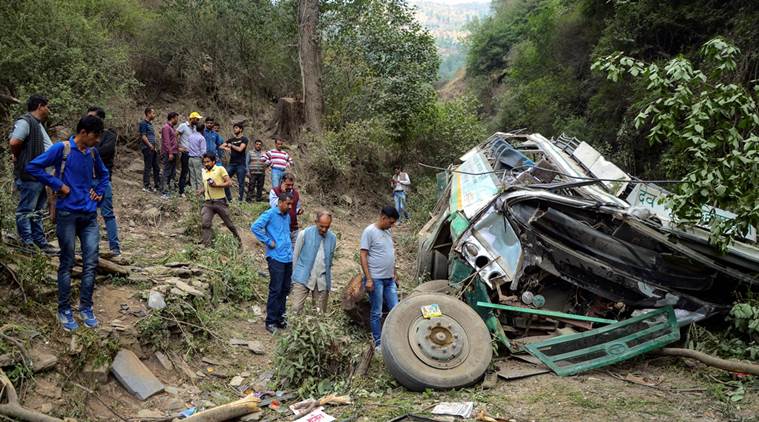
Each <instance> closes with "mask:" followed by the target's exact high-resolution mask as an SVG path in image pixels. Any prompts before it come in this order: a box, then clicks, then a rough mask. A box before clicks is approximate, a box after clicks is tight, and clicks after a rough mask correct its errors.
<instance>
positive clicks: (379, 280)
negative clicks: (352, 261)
mask: <svg viewBox="0 0 759 422" xmlns="http://www.w3.org/2000/svg"><path fill="white" fill-rule="evenodd" d="M396 221H398V210H396V209H395V208H393V207H391V206H389V205H388V206H386V207H384V208H382V210H381V211H380V216H379V220H377V222H376V223H374V224H370V225H369V226H368V227H367V228H365V229H364V233H363V234H362V235H361V246H360V247H361V269H362V270H363V272H364V282H365V285H366V290H367V291H368V292H369V301H370V303H371V311H370V315H369V326H370V327H371V329H372V337H374V346H375V347H376V348H379V347H380V336H381V335H382V307H383V305H385V306H386V307H387V309H388V311H389V310H391V309H393V308H394V307H395V305H397V304H398V277H397V276H396V273H395V247H394V246H393V236H392V234H391V232H390V229H391V228H392V227H393V225H394V224H395V222H396Z"/></svg>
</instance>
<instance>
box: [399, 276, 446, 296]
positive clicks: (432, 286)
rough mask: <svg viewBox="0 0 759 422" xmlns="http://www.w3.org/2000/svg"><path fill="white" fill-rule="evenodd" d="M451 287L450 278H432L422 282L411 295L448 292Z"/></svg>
mask: <svg viewBox="0 0 759 422" xmlns="http://www.w3.org/2000/svg"><path fill="white" fill-rule="evenodd" d="M449 289H450V287H448V280H432V281H428V282H426V283H422V284H420V285H418V286H416V287H414V290H412V291H411V294H410V295H409V297H411V296H416V295H419V294H422V293H442V294H448V292H449Z"/></svg>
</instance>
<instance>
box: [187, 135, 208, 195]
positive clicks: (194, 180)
mask: <svg viewBox="0 0 759 422" xmlns="http://www.w3.org/2000/svg"><path fill="white" fill-rule="evenodd" d="M204 129H205V126H204V125H203V123H201V122H198V123H197V124H196V126H195V132H192V133H190V136H189V137H188V139H187V155H188V157H189V158H188V160H187V163H188V167H189V171H190V184H191V185H192V188H193V189H195V190H196V191H198V192H202V188H203V173H202V172H203V154H205V153H206V138H205V137H204V136H203V130H204Z"/></svg>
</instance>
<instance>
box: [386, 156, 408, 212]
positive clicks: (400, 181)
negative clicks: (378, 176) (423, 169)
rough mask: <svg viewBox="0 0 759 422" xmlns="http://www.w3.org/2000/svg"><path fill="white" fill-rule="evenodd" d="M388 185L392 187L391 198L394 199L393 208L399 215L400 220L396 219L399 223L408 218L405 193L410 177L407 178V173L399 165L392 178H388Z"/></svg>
mask: <svg viewBox="0 0 759 422" xmlns="http://www.w3.org/2000/svg"><path fill="white" fill-rule="evenodd" d="M390 186H391V187H392V188H393V200H394V201H395V209H396V210H398V215H399V216H400V220H399V221H398V224H400V223H401V222H403V221H404V220H408V212H407V211H406V195H407V193H408V189H409V187H411V179H409V177H408V174H407V173H406V172H404V171H403V168H401V167H400V166H397V167H396V168H395V174H394V175H393V178H392V180H390Z"/></svg>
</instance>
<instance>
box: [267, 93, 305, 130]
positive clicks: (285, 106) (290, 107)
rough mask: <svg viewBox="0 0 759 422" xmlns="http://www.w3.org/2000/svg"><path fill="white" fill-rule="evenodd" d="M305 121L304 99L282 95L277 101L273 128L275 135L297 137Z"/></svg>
mask: <svg viewBox="0 0 759 422" xmlns="http://www.w3.org/2000/svg"><path fill="white" fill-rule="evenodd" d="M304 123H305V121H304V118H303V101H300V100H297V99H295V98H291V97H282V98H280V99H279V100H278V101H277V111H276V114H275V118H274V124H275V126H274V128H273V129H274V131H273V132H274V136H275V137H277V138H284V139H287V140H292V139H296V138H298V135H299V134H300V129H301V127H303V124H304Z"/></svg>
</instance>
